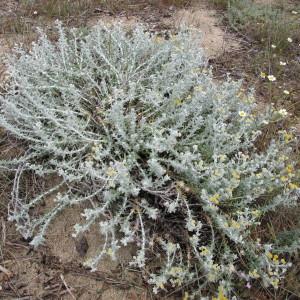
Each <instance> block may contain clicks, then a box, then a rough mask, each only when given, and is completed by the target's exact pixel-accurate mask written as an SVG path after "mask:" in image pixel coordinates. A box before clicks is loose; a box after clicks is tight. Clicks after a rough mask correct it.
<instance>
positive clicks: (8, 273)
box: [0, 265, 13, 277]
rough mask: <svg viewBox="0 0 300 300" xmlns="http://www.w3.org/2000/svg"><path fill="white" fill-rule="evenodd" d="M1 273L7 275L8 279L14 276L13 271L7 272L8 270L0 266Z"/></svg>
mask: <svg viewBox="0 0 300 300" xmlns="http://www.w3.org/2000/svg"><path fill="white" fill-rule="evenodd" d="M0 271H1V272H2V273H4V274H6V275H7V276H8V277H11V276H12V275H13V274H12V272H11V271H9V270H7V269H6V268H4V267H2V266H1V265H0Z"/></svg>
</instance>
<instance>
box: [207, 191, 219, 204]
mask: <svg viewBox="0 0 300 300" xmlns="http://www.w3.org/2000/svg"><path fill="white" fill-rule="evenodd" d="M220 198H221V196H220V194H218V193H217V194H214V195H213V196H211V197H209V201H210V202H212V203H214V204H216V205H218V204H219V203H220V201H219V199H220Z"/></svg>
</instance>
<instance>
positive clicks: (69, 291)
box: [60, 274, 76, 300]
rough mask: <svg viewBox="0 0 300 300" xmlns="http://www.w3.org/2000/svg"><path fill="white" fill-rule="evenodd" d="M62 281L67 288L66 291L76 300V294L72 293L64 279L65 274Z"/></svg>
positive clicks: (61, 275)
mask: <svg viewBox="0 0 300 300" xmlns="http://www.w3.org/2000/svg"><path fill="white" fill-rule="evenodd" d="M60 279H61V281H62V282H63V284H64V286H65V287H66V289H67V291H68V293H69V294H70V296H71V297H72V298H73V299H74V300H76V297H75V296H74V294H73V293H72V292H71V290H70V288H69V287H68V285H67V283H66V281H65V278H64V276H63V274H60Z"/></svg>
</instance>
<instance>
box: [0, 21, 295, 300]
mask: <svg viewBox="0 0 300 300" xmlns="http://www.w3.org/2000/svg"><path fill="white" fill-rule="evenodd" d="M58 31H59V39H58V41H57V43H52V42H50V41H49V40H48V39H47V37H46V36H45V34H43V33H41V38H40V40H39V41H38V43H36V44H34V45H33V48H32V50H31V51H29V52H27V51H25V50H23V49H17V50H16V54H15V56H14V57H13V58H11V59H10V62H9V71H10V75H11V86H10V89H9V90H8V91H7V92H6V93H5V94H4V95H1V96H0V101H1V115H0V125H1V126H2V127H3V128H5V129H6V130H7V131H8V132H9V133H10V134H11V135H13V136H15V137H16V138H18V139H20V140H21V141H24V142H25V144H26V147H27V149H26V151H25V152H24V154H23V155H22V156H20V157H17V158H15V159H13V160H10V161H1V163H0V165H1V166H2V167H3V168H4V169H5V170H7V171H9V170H11V171H15V174H16V175H15V181H14V187H13V192H12V200H11V203H10V207H9V217H10V220H11V221H14V222H16V224H17V228H18V230H19V231H20V232H21V233H22V235H23V236H24V237H25V238H32V240H31V244H32V245H33V246H35V247H36V246H38V245H40V244H42V243H43V242H44V240H45V234H46V230H47V228H48V227H49V226H51V222H52V221H53V220H54V218H55V217H56V216H57V215H58V214H60V213H67V210H65V209H66V208H67V207H71V206H80V207H82V206H83V205H85V209H83V216H84V217H85V219H86V222H84V223H83V224H77V225H76V226H75V228H74V236H77V235H79V234H82V233H84V232H86V231H88V230H89V229H90V227H91V226H92V225H93V224H95V223H96V224H98V226H99V233H100V234H101V235H103V236H104V237H105V242H104V244H102V245H99V246H102V249H101V251H99V253H98V255H97V256H96V257H92V258H90V259H89V260H88V261H87V262H86V265H87V266H89V267H91V268H92V270H94V269H96V268H97V265H98V263H99V261H100V260H101V259H102V258H104V257H107V256H109V257H111V258H113V259H114V258H116V256H117V252H118V249H120V248H121V247H125V246H126V245H128V244H134V245H135V247H136V255H135V256H134V257H133V258H132V263H131V264H132V265H134V266H136V267H139V268H142V269H143V268H145V267H147V270H148V271H149V273H148V274H149V277H148V280H149V283H151V284H152V285H153V289H154V292H156V293H158V292H160V291H164V290H169V289H171V288H172V289H174V288H182V287H185V288H187V287H188V286H189V285H190V286H192V287H193V289H191V290H192V292H191V293H190V294H186V296H187V297H190V298H191V299H192V298H193V297H199V296H209V295H216V294H218V299H227V297H232V296H233V294H234V291H235V287H236V285H237V284H241V283H242V284H245V285H247V286H248V287H249V288H250V287H251V284H252V283H254V282H256V281H257V280H260V281H261V282H262V283H263V285H264V286H266V287H272V288H274V289H277V288H278V286H279V285H280V284H281V279H282V278H284V275H285V272H286V270H287V268H288V267H289V266H290V262H289V261H288V255H287V253H283V252H281V251H282V249H283V246H284V245H275V244H272V243H271V242H270V241H269V240H267V239H265V240H259V239H257V236H255V234H254V233H255V231H256V230H257V228H258V227H259V226H260V225H261V220H262V218H263V217H264V216H266V215H268V213H270V212H274V211H275V212H276V210H278V209H280V208H282V207H290V206H294V205H297V199H298V197H299V186H298V181H299V172H297V171H296V168H295V164H294V162H293V161H291V160H290V157H291V151H292V145H293V143H295V137H294V135H293V132H292V131H282V132H280V133H279V134H278V136H277V137H275V138H274V139H273V140H272V141H271V142H270V143H269V145H267V146H266V147H265V149H264V150H258V149H257V148H256V142H257V140H258V139H259V137H260V135H261V133H262V130H264V128H265V127H266V126H268V124H270V123H274V122H277V121H279V120H281V119H283V118H284V117H286V116H287V112H286V110H284V109H281V110H278V111H276V110H274V109H273V108H272V107H270V108H268V109H267V110H266V111H265V112H264V113H257V110H255V102H254V97H253V93H252V92H249V93H245V92H244V91H242V90H241V82H233V81H231V80H227V81H225V82H223V83H220V82H217V83H216V82H214V81H213V79H212V76H211V73H210V71H209V70H208V69H207V65H206V59H205V57H204V56H203V53H202V51H201V50H199V48H198V46H197V45H195V43H194V38H193V36H192V35H191V34H189V33H188V32H186V31H181V32H180V33H179V34H178V35H176V36H171V37H170V39H169V40H167V41H165V40H162V39H161V38H159V37H157V36H152V35H151V34H150V33H148V32H147V31H146V30H145V29H144V28H142V27H137V28H136V29H134V30H132V31H130V32H127V31H124V30H122V29H121V28H119V27H112V28H105V27H96V28H94V29H93V30H92V31H91V32H90V33H88V34H82V33H80V32H79V31H76V30H73V31H72V32H71V33H68V34H67V33H65V32H64V30H63V29H62V27H61V26H60V25H59V26H58ZM28 173H35V174H36V175H38V176H39V177H41V178H44V179H45V180H46V179H47V178H48V177H49V176H53V175H57V176H58V178H59V180H60V182H59V183H58V184H56V185H53V186H52V187H51V188H50V189H49V190H47V191H44V192H43V193H41V194H39V195H36V196H35V197H32V198H28V197H27V198H26V197H25V196H24V195H21V194H20V193H19V187H20V184H21V183H22V176H23V175H26V174H28ZM49 195H51V197H49ZM53 195H55V197H53ZM53 198H54V200H51V199H53ZM45 200H47V201H48V202H49V201H51V203H48V205H47V209H46V211H45V208H44V210H41V209H40V205H41V203H42V202H43V201H45ZM99 240H100V239H99ZM293 242H294V243H293V244H292V245H285V246H286V247H285V249H286V251H294V250H295V249H297V247H298V246H299V241H293ZM150 262H151V263H150Z"/></svg>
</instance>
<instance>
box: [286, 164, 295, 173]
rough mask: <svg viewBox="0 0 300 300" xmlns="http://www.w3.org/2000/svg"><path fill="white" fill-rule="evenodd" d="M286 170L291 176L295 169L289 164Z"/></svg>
mask: <svg viewBox="0 0 300 300" xmlns="http://www.w3.org/2000/svg"><path fill="white" fill-rule="evenodd" d="M285 170H286V172H287V173H288V174H291V173H293V171H294V168H293V166H292V165H291V164H289V165H287V166H286V168H285Z"/></svg>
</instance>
